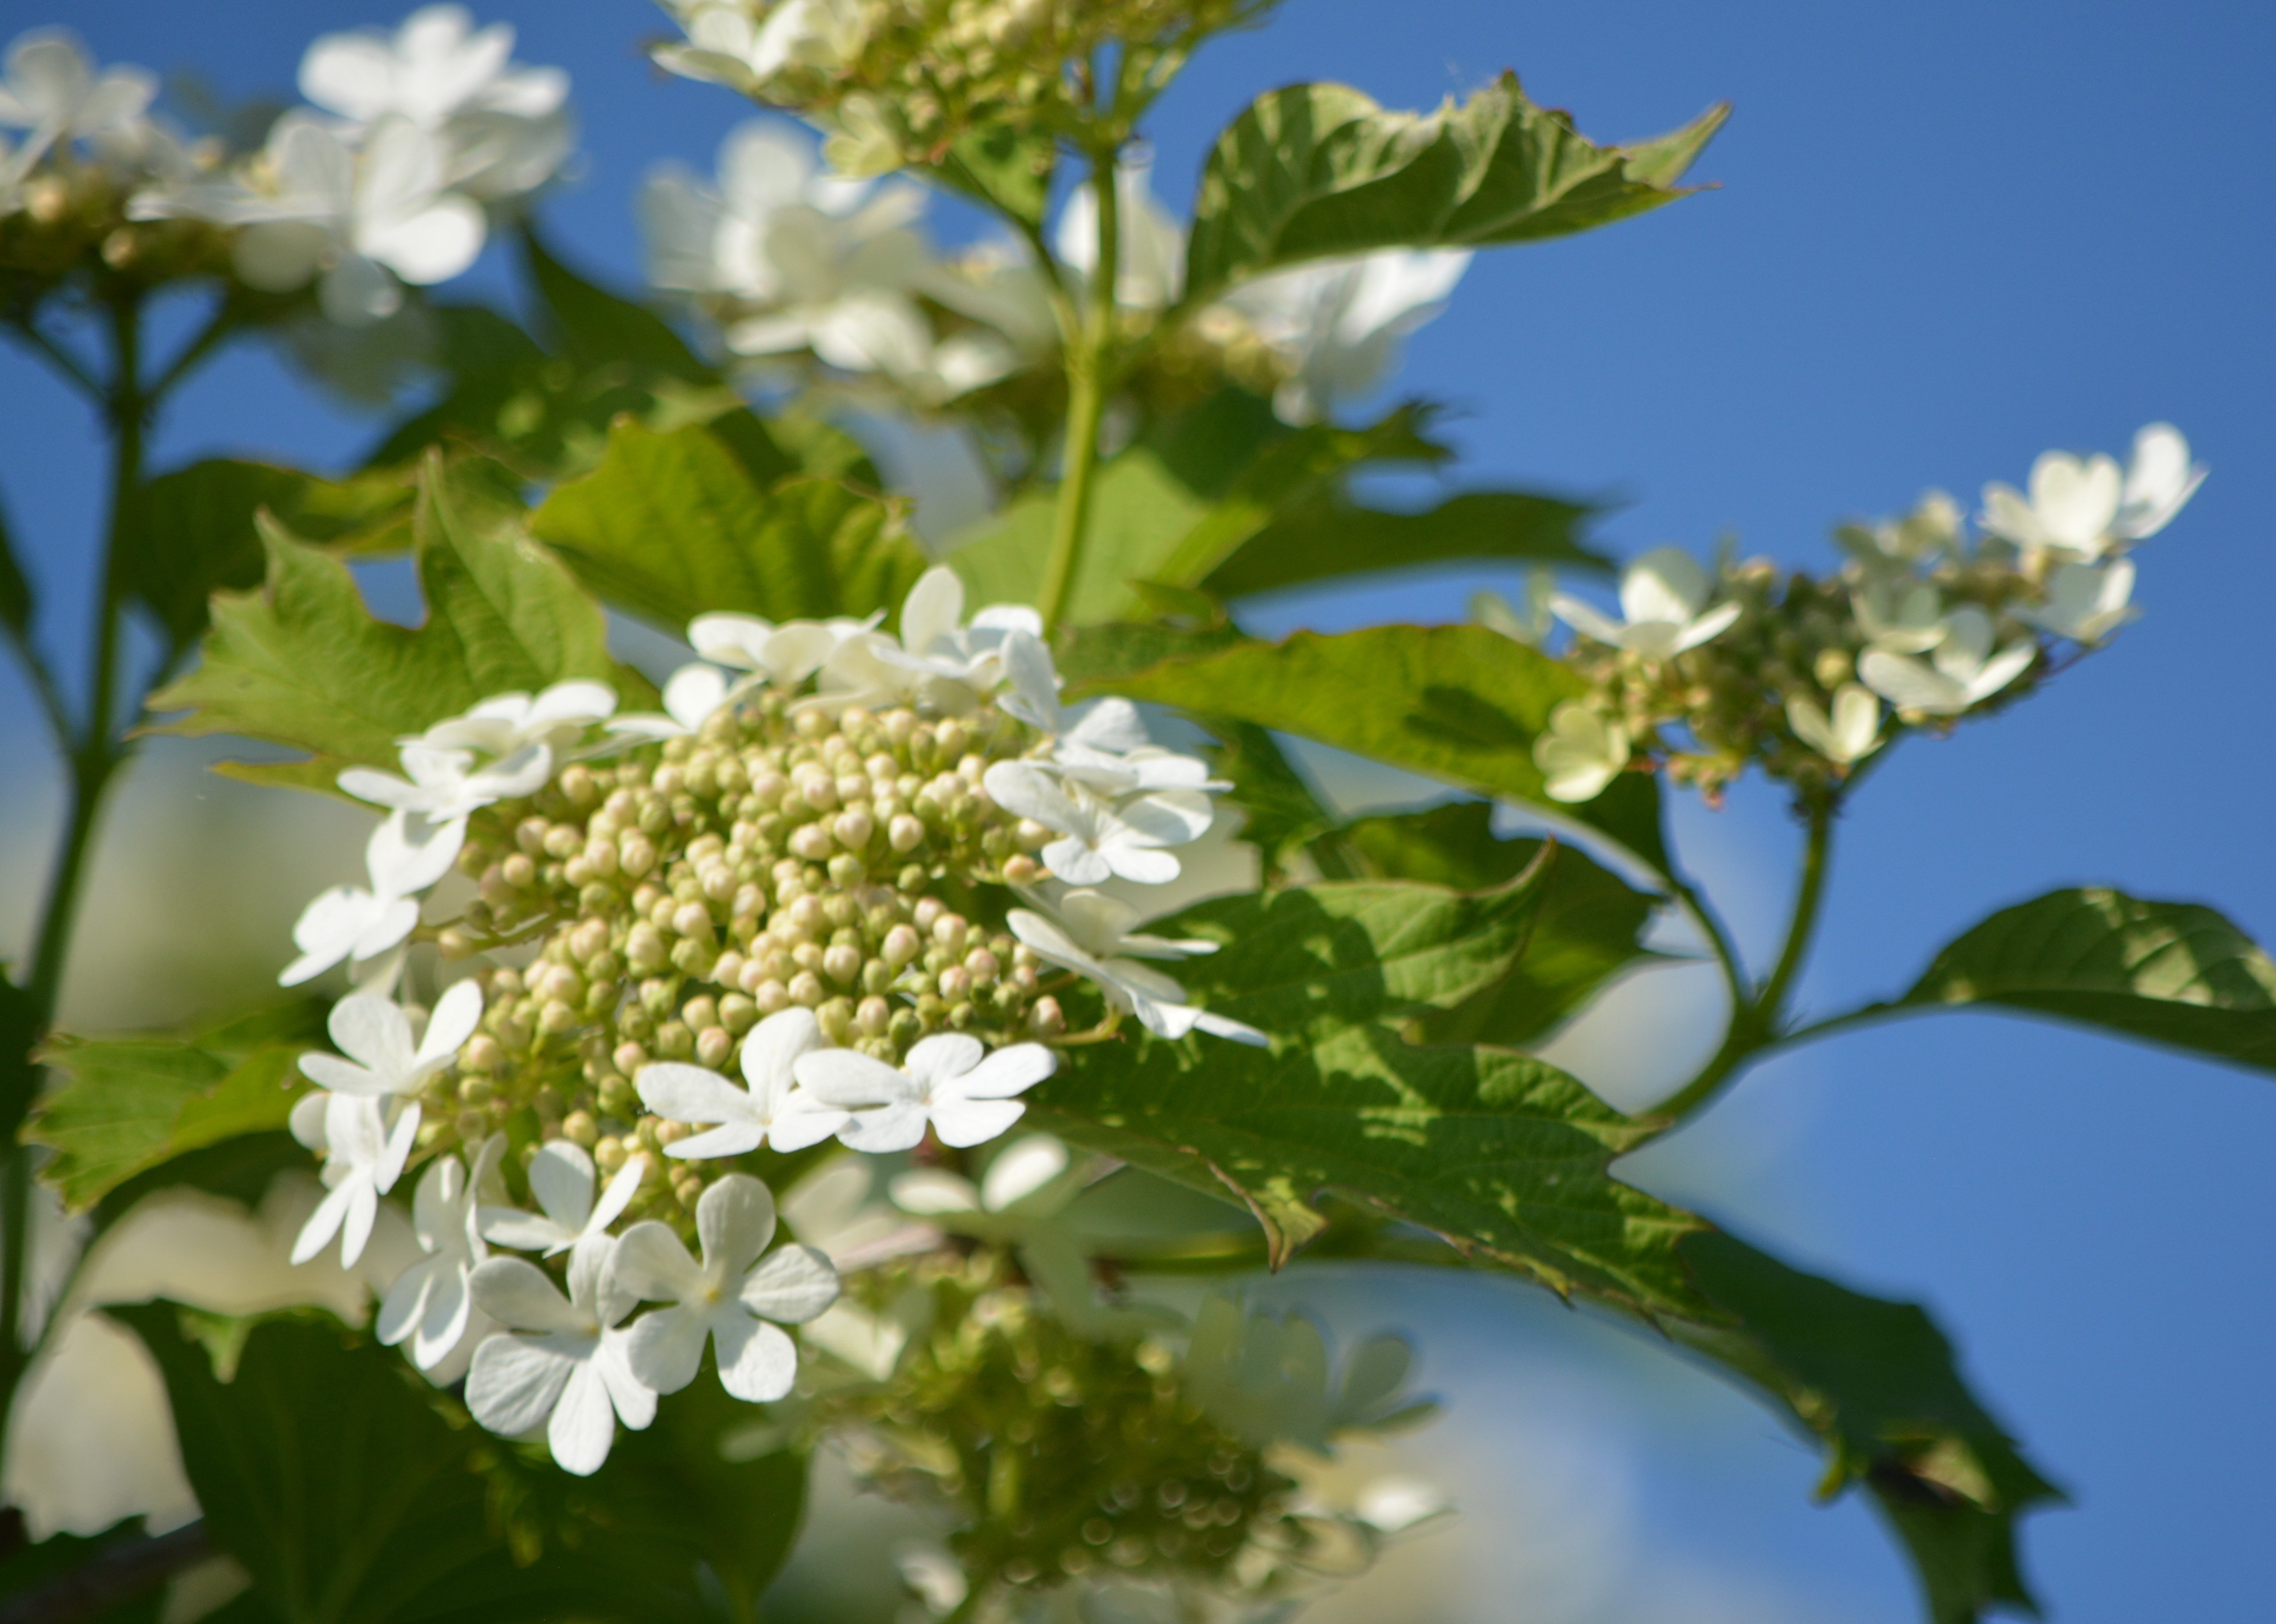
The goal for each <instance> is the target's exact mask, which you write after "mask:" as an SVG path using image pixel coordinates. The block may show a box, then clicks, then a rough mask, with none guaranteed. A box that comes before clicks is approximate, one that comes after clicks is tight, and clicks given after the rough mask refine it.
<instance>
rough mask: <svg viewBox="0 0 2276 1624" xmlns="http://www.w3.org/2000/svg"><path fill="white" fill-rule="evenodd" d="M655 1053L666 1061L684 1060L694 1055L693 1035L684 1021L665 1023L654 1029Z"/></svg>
mask: <svg viewBox="0 0 2276 1624" xmlns="http://www.w3.org/2000/svg"><path fill="white" fill-rule="evenodd" d="M656 1053H657V1054H661V1055H663V1056H664V1057H665V1058H666V1059H667V1060H686V1059H687V1057H688V1056H689V1055H691V1054H694V1053H695V1034H694V1032H692V1031H689V1030H688V1029H687V1023H686V1022H685V1021H666V1022H665V1023H664V1024H663V1025H661V1026H659V1027H657V1028H656Z"/></svg>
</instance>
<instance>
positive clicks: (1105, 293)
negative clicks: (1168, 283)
mask: <svg viewBox="0 0 2276 1624" xmlns="http://www.w3.org/2000/svg"><path fill="white" fill-rule="evenodd" d="M1115 170H1116V164H1115V155H1114V148H1113V147H1111V146H1107V147H1100V148H1099V150H1098V151H1097V152H1096V154H1095V155H1093V158H1092V161H1091V170H1090V190H1091V195H1092V197H1093V198H1095V199H1096V200H1097V204H1098V259H1097V261H1096V266H1095V268H1094V269H1093V271H1092V273H1091V278H1090V282H1091V288H1090V310H1089V315H1088V319H1087V320H1086V321H1085V323H1084V329H1083V333H1082V337H1081V343H1080V344H1077V345H1075V346H1074V348H1072V349H1070V350H1069V351H1068V352H1067V397H1068V399H1067V432H1066V474H1065V476H1064V478H1062V480H1060V482H1059V500H1058V512H1057V514H1056V515H1055V516H1054V517H1055V523H1054V525H1053V526H1052V532H1051V561H1050V563H1048V564H1047V565H1046V566H1045V568H1044V570H1043V592H1042V594H1041V597H1040V601H1039V602H1038V604H1037V606H1036V607H1037V608H1038V609H1039V610H1040V611H1041V612H1042V615H1043V629H1044V630H1045V631H1050V630H1051V629H1052V628H1054V627H1056V626H1057V625H1058V623H1059V621H1060V620H1061V618H1062V617H1063V616H1065V615H1066V608H1067V600H1068V599H1069V598H1070V597H1072V596H1073V595H1074V583H1075V577H1076V573H1077V571H1078V570H1080V569H1081V565H1082V546H1083V542H1084V540H1085V539H1086V537H1087V535H1088V533H1089V528H1090V502H1091V495H1092V487H1093V486H1094V485H1095V484H1096V480H1097V473H1098V431H1099V426H1100V424H1101V423H1102V422H1103V421H1104V418H1105V415H1106V392H1107V385H1108V381H1109V374H1110V372H1111V365H1112V354H1113V348H1114V333H1115V325H1116V321H1115V298H1116V293H1117V284H1118V283H1119V282H1120V281H1121V279H1122V276H1121V271H1122V219H1121V214H1122V210H1121V200H1120V197H1119V194H1118V190H1117V187H1116V184H1115V180H1116V175H1115Z"/></svg>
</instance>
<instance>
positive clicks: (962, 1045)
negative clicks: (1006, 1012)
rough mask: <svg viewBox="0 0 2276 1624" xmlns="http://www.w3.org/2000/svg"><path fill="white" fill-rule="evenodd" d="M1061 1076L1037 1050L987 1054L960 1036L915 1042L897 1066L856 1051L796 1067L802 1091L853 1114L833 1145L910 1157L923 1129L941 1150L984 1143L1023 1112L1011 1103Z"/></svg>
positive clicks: (803, 1059) (807, 1058) (820, 1053)
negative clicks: (1054, 1075) (907, 1153)
mask: <svg viewBox="0 0 2276 1624" xmlns="http://www.w3.org/2000/svg"><path fill="white" fill-rule="evenodd" d="M797 1070H798V1080H799V1082H800V1084H804V1085H805V1086H806V1087H807V1088H809V1089H811V1090H813V1091H814V1092H815V1093H816V1094H818V1095H820V1096H821V1097H822V1099H823V1102H824V1103H826V1104H829V1105H833V1106H838V1107H842V1108H844V1109H846V1110H847V1111H850V1112H852V1113H853V1117H852V1120H851V1121H849V1122H847V1123H846V1126H845V1127H844V1128H843V1129H840V1130H839V1132H838V1139H839V1140H840V1141H841V1142H842V1143H843V1144H846V1145H848V1146H850V1147H851V1148H852V1149H854V1150H857V1151H867V1152H872V1153H877V1152H885V1151H907V1150H914V1149H915V1148H916V1146H917V1145H919V1144H922V1143H923V1141H924V1137H925V1129H926V1128H927V1127H928V1126H929V1127H930V1128H931V1129H932V1130H933V1132H935V1133H936V1134H937V1135H939V1136H940V1142H941V1143H942V1144H948V1145H954V1146H956V1147H958V1148H960V1149H961V1148H963V1147H965V1146H968V1145H974V1144H986V1143H987V1142H988V1141H989V1140H990V1139H993V1138H994V1137H997V1136H998V1134H1000V1133H1003V1132H1004V1131H1005V1129H1008V1128H1010V1127H1011V1126H1012V1124H1013V1123H1014V1122H1018V1121H1019V1120H1020V1115H1021V1114H1022V1113H1023V1112H1025V1111H1026V1110H1027V1108H1028V1107H1026V1106H1025V1105H1023V1104H1021V1103H1020V1100H1018V1099H1015V1098H1013V1096H1015V1095H1018V1094H1021V1093H1024V1092H1026V1091H1028V1089H1030V1088H1032V1087H1034V1086H1035V1085H1036V1084H1038V1083H1040V1082H1042V1081H1043V1079H1044V1078H1045V1077H1047V1076H1051V1073H1052V1072H1054V1071H1056V1070H1058V1056H1057V1055H1056V1054H1052V1053H1051V1051H1050V1050H1049V1049H1047V1048H1045V1047H1043V1045H1041V1044H1039V1043H1019V1044H1013V1045H1012V1046H1010V1047H1008V1048H1002V1049H998V1050H996V1051H994V1052H993V1053H992V1054H991V1053H990V1051H988V1050H987V1049H984V1048H982V1046H981V1043H980V1039H977V1038H972V1037H967V1036H966V1035H965V1034H964V1033H962V1032H938V1033H936V1034H935V1035H933V1036H932V1037H929V1038H925V1039H919V1040H918V1042H917V1043H916V1045H915V1046H914V1047H912V1048H911V1049H910V1050H909V1055H908V1059H907V1061H904V1062H903V1064H902V1065H901V1066H898V1067H897V1066H889V1065H887V1064H886V1063H885V1062H884V1061H881V1060H876V1059H872V1058H871V1057H870V1056H869V1055H867V1054H861V1052H860V1051H858V1050H855V1049H816V1050H815V1051H813V1052H812V1053H810V1054H802V1055H800V1057H799V1060H798V1067H797Z"/></svg>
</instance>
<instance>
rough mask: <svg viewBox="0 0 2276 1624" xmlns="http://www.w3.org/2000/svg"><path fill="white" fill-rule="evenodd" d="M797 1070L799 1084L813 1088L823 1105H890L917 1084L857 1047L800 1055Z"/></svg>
mask: <svg viewBox="0 0 2276 1624" xmlns="http://www.w3.org/2000/svg"><path fill="white" fill-rule="evenodd" d="M795 1071H796V1074H797V1077H798V1082H799V1086H800V1087H801V1088H805V1089H808V1090H811V1091H812V1092H813V1093H814V1096H815V1097H816V1099H820V1100H821V1101H822V1102H823V1104H824V1105H831V1106H843V1107H859V1106H882V1105H888V1104H892V1103H896V1102H904V1101H907V1099H909V1098H910V1096H911V1095H912V1094H913V1093H914V1091H915V1084H914V1083H912V1082H911V1081H910V1080H909V1078H908V1077H907V1076H905V1075H904V1074H903V1073H902V1072H901V1071H900V1069H899V1068H898V1067H893V1066H888V1065H887V1064H886V1063H885V1062H884V1061H881V1060H876V1059H873V1058H871V1057H870V1056H869V1055H867V1054H861V1053H860V1052H859V1051H857V1050H854V1049H816V1050H814V1051H812V1052H811V1053H809V1054H801V1055H800V1056H799V1058H798V1061H797V1065H796V1067H795ZM912 1143H914V1141H912Z"/></svg>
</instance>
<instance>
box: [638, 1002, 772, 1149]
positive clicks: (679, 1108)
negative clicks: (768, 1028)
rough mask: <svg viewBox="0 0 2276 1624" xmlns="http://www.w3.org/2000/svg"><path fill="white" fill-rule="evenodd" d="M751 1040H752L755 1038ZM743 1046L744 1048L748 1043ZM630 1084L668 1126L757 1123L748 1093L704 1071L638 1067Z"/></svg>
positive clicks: (663, 1064) (671, 1064) (666, 1064)
mask: <svg viewBox="0 0 2276 1624" xmlns="http://www.w3.org/2000/svg"><path fill="white" fill-rule="evenodd" d="M785 1013H788V1012H787V1011H785ZM799 1013H800V1014H801V1015H804V1014H806V1013H807V1012H806V1011H804V1010H800V1012H799ZM752 1036H753V1037H754V1038H755V1037H756V1036H757V1034H756V1033H753V1034H752ZM745 1043H746V1046H747V1045H748V1043H749V1039H746V1040H745ZM633 1084H634V1086H635V1087H637V1088H638V1089H639V1090H640V1097H641V1104H642V1105H644V1106H646V1107H648V1108H649V1110H651V1111H653V1112H655V1113H656V1114H657V1115H658V1116H660V1117H662V1118H664V1120H665V1121H666V1122H705V1123H708V1122H735V1123H745V1122H748V1123H752V1124H754V1125H755V1124H756V1123H757V1122H758V1117H759V1109H758V1101H757V1100H755V1099H753V1098H752V1097H751V1093H750V1091H748V1090H746V1089H741V1088H738V1087H737V1086H736V1085H735V1084H732V1083H730V1082H729V1081H728V1080H727V1079H726V1078H725V1077H723V1076H720V1075H719V1074H718V1073H717V1072H716V1071H713V1070H710V1069H709V1068H707V1067H703V1066H690V1065H687V1064H685V1063H683V1062H680V1061H657V1062H656V1063H655V1064H654V1065H649V1066H643V1067H641V1069H640V1072H639V1075H638V1076H635V1077H634V1079H633ZM674 1148H675V1149H676V1148H677V1147H676V1146H675V1147H674Z"/></svg>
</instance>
